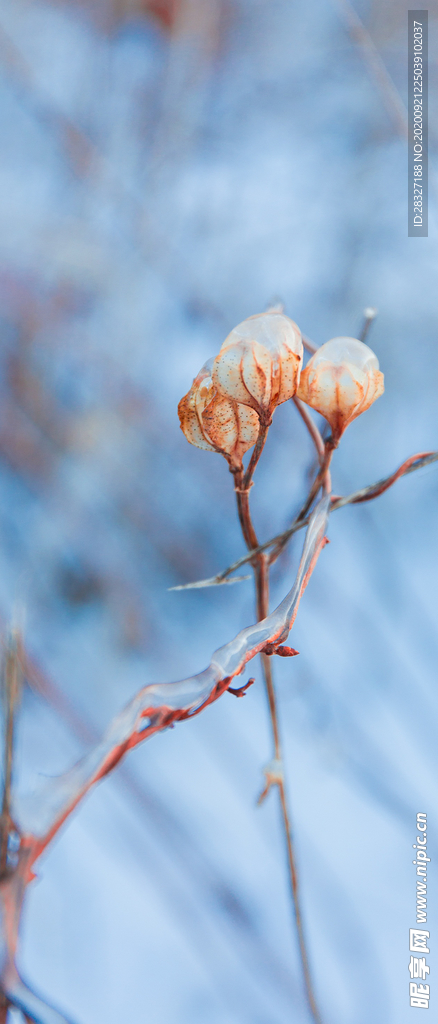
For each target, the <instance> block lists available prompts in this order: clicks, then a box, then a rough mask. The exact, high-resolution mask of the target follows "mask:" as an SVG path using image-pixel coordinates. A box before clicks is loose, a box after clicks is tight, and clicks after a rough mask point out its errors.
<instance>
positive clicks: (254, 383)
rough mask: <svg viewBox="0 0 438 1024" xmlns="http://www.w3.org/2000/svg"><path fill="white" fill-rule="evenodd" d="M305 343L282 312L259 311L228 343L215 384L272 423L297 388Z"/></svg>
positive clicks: (216, 363)
mask: <svg viewBox="0 0 438 1024" xmlns="http://www.w3.org/2000/svg"><path fill="white" fill-rule="evenodd" d="M302 361H303V343H302V340H301V332H300V330H299V328H298V327H297V325H296V324H295V323H294V322H293V320H290V319H289V317H288V316H284V314H283V313H278V312H275V311H273V312H270V313H258V314H256V316H250V317H248V319H247V320H243V321H242V323H241V324H238V325H237V327H235V328H234V330H233V331H231V334H229V335H228V338H226V339H225V341H224V343H223V345H222V348H221V350H220V352H219V355H218V356H217V357H216V359H215V361H214V366H213V374H212V377H213V383H214V384H215V386H216V387H217V389H218V391H219V392H220V393H221V394H222V395H224V396H225V397H226V398H230V399H233V400H234V401H236V402H240V403H241V404H242V405H246V406H249V407H250V408H251V409H255V411H256V413H257V415H258V416H259V418H260V420H261V422H263V423H265V424H266V423H269V422H270V420H271V418H272V413H273V412H274V409H275V408H276V406H277V405H280V403H281V402H286V401H287V399H288V398H292V396H293V395H294V394H295V392H296V390H297V384H298V381H299V377H300V370H301V364H302Z"/></svg>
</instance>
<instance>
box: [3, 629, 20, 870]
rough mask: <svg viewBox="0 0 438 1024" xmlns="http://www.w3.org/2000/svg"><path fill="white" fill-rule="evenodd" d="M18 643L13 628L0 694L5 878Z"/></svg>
mask: <svg viewBox="0 0 438 1024" xmlns="http://www.w3.org/2000/svg"><path fill="white" fill-rule="evenodd" d="M19 646H20V637H19V634H18V632H17V631H16V630H11V631H10V634H9V636H8V640H7V645H6V652H5V662H4V681H3V693H2V697H3V701H4V709H5V715H4V720H5V735H4V749H3V796H2V809H1V818H0V837H1V838H0V878H3V877H4V875H5V874H6V872H7V867H8V844H9V833H10V830H11V785H12V758H13V752H14V726H15V715H16V710H17V705H18V702H19V699H20V690H21V668H20V661H19Z"/></svg>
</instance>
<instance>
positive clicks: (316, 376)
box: [297, 338, 384, 442]
mask: <svg viewBox="0 0 438 1024" xmlns="http://www.w3.org/2000/svg"><path fill="white" fill-rule="evenodd" d="M383 391H384V386H383V373H381V372H380V370H379V361H378V359H377V356H376V355H375V354H374V352H373V351H372V349H370V348H369V347H368V345H365V344H364V342H363V341H358V339H357V338H332V340H331V341H327V342H326V344H325V345H321V348H319V349H318V350H317V352H315V354H314V355H313V356H312V358H311V359H310V360H309V362H308V363H307V366H306V367H305V368H304V370H303V371H302V373H301V379H300V383H299V387H298V390H297V396H298V398H301V399H302V401H303V402H307V404H308V405H310V406H312V408H313V409H316V410H317V412H320V413H321V414H322V416H325V418H326V420H328V422H329V423H330V426H331V428H332V434H333V439H334V440H335V441H336V442H337V441H338V440H339V438H340V437H341V435H342V434H343V432H344V430H345V428H346V427H348V425H349V423H351V422H352V420H354V419H356V417H357V416H360V414H361V413H362V412H365V410H366V409H369V407H370V405H372V403H373V402H375V400H376V398H379V397H380V395H382V394H383Z"/></svg>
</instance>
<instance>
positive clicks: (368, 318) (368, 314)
mask: <svg viewBox="0 0 438 1024" xmlns="http://www.w3.org/2000/svg"><path fill="white" fill-rule="evenodd" d="M377 312H378V311H377V309H375V308H374V306H367V308H366V309H364V311H363V317H364V320H363V325H362V330H361V332H360V334H359V340H360V341H365V340H366V338H367V336H368V331H369V329H370V327H371V324H372V323H374V320H375V319H376V316H377Z"/></svg>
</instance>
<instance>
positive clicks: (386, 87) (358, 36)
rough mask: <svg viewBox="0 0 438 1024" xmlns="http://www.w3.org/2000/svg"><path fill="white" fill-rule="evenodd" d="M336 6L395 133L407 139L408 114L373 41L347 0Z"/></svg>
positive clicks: (340, 1)
mask: <svg viewBox="0 0 438 1024" xmlns="http://www.w3.org/2000/svg"><path fill="white" fill-rule="evenodd" d="M336 6H337V7H338V8H339V10H340V13H341V17H342V18H343V20H344V22H345V24H346V27H347V29H348V32H349V34H350V36H351V38H352V39H353V40H354V42H355V43H357V45H358V47H359V49H360V50H361V52H362V55H363V58H364V61H365V64H366V65H367V67H368V68H369V71H370V73H371V76H372V78H373V79H374V81H375V83H376V85H377V87H378V89H379V91H380V92H381V95H382V97H383V100H384V102H385V106H386V108H387V111H388V114H389V115H390V117H391V118H392V120H393V121H394V124H395V126H396V128H397V131H398V132H399V134H400V135H401V136H402V137H403V138H406V139H407V137H408V113H407V110H406V107H405V105H404V103H403V100H402V99H401V97H400V95H399V93H398V91H397V89H396V87H395V85H394V82H393V80H392V78H391V75H390V74H389V71H388V69H387V67H386V65H385V64H384V62H383V60H382V58H381V56H380V53H379V51H378V49H377V46H376V44H375V43H374V40H373V39H372V37H371V36H370V33H369V32H368V29H367V28H365V25H364V24H363V21H361V19H360V18H359V15H358V14H357V12H356V11H355V10H354V7H353V6H352V4H351V3H350V2H349V0H336Z"/></svg>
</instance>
